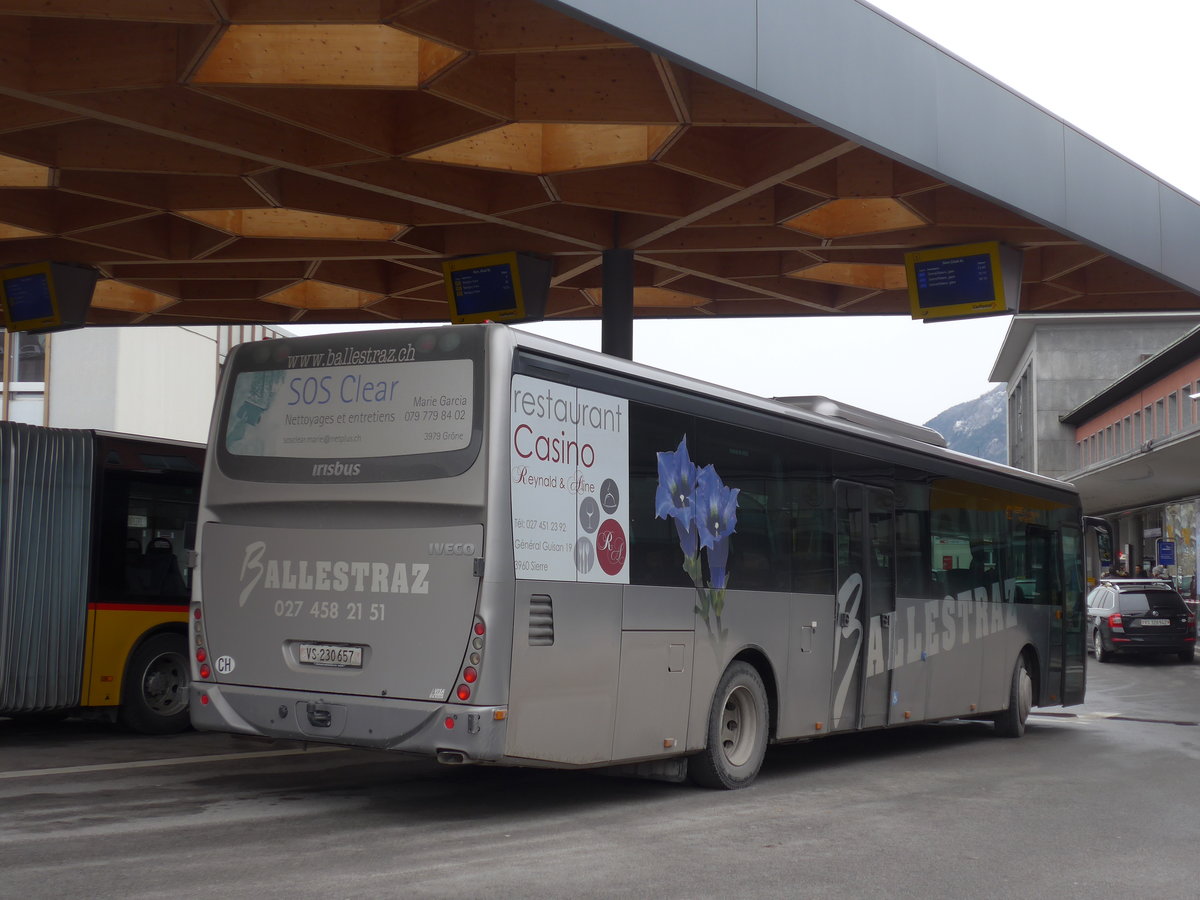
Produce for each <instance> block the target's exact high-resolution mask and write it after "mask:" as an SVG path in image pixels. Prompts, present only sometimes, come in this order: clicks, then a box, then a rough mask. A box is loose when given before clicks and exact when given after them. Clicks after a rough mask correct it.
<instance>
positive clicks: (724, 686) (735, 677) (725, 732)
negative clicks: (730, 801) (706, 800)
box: [688, 661, 770, 790]
mask: <svg viewBox="0 0 1200 900" xmlns="http://www.w3.org/2000/svg"><path fill="white" fill-rule="evenodd" d="M769 722H770V718H769V716H768V713H767V691H766V689H765V688H764V687H763V682H762V678H761V677H759V674H758V671H757V670H756V669H755V668H754V667H753V666H751V665H750V664H749V663H745V662H741V661H738V662H734V663H731V664H730V666H729V668H728V669H726V670H725V674H724V675H722V676H721V681H720V683H719V684H718V685H717V690H716V692H715V693H714V694H713V699H712V706H711V707H709V711H708V734H707V738H708V740H707V742H706V746H705V748H704V749H703V750H702V751H700V753H698V754H696V755H695V756H693V757H691V759H689V760H688V775H689V776H690V777H691V779H692V781H694V782H695V783H696V784H699V785H701V786H702V787H709V788H723V789H725V790H731V789H733V788H741V787H746V785H748V784H750V782H752V781H753V780H754V777H755V776H756V775H757V774H758V770H759V768H760V767H761V766H762V761H763V757H764V756H765V755H766V752H767V730H768V727H769Z"/></svg>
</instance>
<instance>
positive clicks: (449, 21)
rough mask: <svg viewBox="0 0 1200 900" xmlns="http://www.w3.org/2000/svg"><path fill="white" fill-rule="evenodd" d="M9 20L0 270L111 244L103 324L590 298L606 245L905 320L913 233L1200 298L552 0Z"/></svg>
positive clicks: (1086, 278) (112, 4) (28, 0)
mask: <svg viewBox="0 0 1200 900" xmlns="http://www.w3.org/2000/svg"><path fill="white" fill-rule="evenodd" d="M0 15H2V16H4V19H3V23H4V26H5V27H4V28H3V29H0V58H2V59H3V60H4V66H0V265H5V264H14V263H26V262H35V261H39V260H43V259H55V260H62V261H68V262H77V263H81V264H86V265H93V266H96V267H97V268H98V269H99V271H100V273H101V276H102V277H103V278H112V279H116V281H114V284H113V285H112V286H109V287H105V288H104V289H103V292H102V294H101V302H98V303H97V304H96V305H95V307H94V309H93V314H92V317H91V321H92V322H94V323H97V324H100V323H113V322H116V321H136V322H138V323H148V324H163V323H181V322H189V321H191V322H213V321H238V322H251V321H262V322H286V321H306V322H311V321H323V322H333V321H347V322H364V321H422V322H426V321H445V320H446V317H447V315H448V307H447V304H446V302H445V297H444V288H443V286H442V279H441V263H442V261H443V259H444V258H446V257H447V256H455V255H460V254H475V253H487V252H497V251H503V250H519V251H523V252H529V253H535V254H540V255H543V256H546V257H548V258H549V259H550V261H551V263H552V266H553V272H554V282H555V287H554V288H553V289H552V291H551V297H550V301H549V303H548V307H547V310H548V312H547V314H548V315H549V316H550V317H561V318H597V317H599V316H600V315H601V314H602V300H603V298H602V296H601V295H600V293H599V291H598V289H599V287H600V285H601V284H602V281H603V270H602V266H601V259H602V257H601V254H602V252H603V251H604V250H605V249H606V248H608V247H614V246H621V247H625V248H628V249H632V250H634V251H635V252H636V253H637V258H636V263H635V267H634V272H635V281H636V285H637V286H638V287H639V288H641V289H642V290H641V294H640V296H639V297H637V298H636V303H637V308H636V314H637V315H638V316H641V317H647V316H669V315H684V316H706V317H720V316H723V315H739V316H745V315H771V316H774V315H817V314H830V315H843V314H856V315H860V314H887V313H892V314H902V315H907V314H908V302H907V297H906V292H905V291H903V290H896V289H887V290H882V289H877V288H880V287H883V288H893V287H894V285H895V284H896V280H897V272H898V271H899V267H900V266H901V265H902V263H903V257H904V253H905V252H907V251H910V250H913V249H919V248H926V247H931V246H943V245H953V244H959V243H971V242H975V241H983V240H1002V241H1004V242H1006V243H1007V244H1009V245H1011V246H1013V247H1015V248H1017V249H1020V250H1022V251H1024V253H1025V267H1024V275H1023V279H1024V283H1023V292H1022V298H1021V304H1022V308H1023V309H1025V310H1035V311H1036V310H1045V311H1070V310H1095V309H1164V310H1168V309H1194V308H1197V306H1200V304H1198V303H1197V301H1196V298H1195V297H1194V296H1193V295H1191V294H1189V293H1186V292H1182V291H1180V290H1179V289H1178V287H1177V286H1176V285H1173V284H1170V283H1168V282H1166V281H1165V280H1164V279H1163V278H1162V277H1160V276H1157V275H1154V274H1152V273H1147V272H1145V271H1143V270H1142V269H1140V268H1138V267H1136V266H1133V265H1130V264H1128V263H1126V262H1123V261H1120V260H1117V259H1112V258H1110V257H1108V256H1106V255H1105V253H1104V252H1102V251H1101V250H1099V249H1096V248H1093V247H1088V246H1084V245H1082V244H1080V243H1079V242H1078V241H1076V240H1074V239H1073V238H1071V237H1069V236H1067V235H1063V234H1061V233H1058V232H1056V231H1054V230H1053V229H1052V228H1048V227H1045V226H1043V225H1041V224H1039V223H1037V222H1035V221H1032V220H1031V219H1028V218H1026V217H1024V216H1022V215H1020V214H1018V213H1015V212H1013V211H1012V210H1010V209H1006V208H1003V207H1001V206H999V205H998V204H996V203H994V202H992V201H991V200H989V199H986V198H982V197H976V196H974V195H972V194H971V193H969V192H967V191H963V190H961V189H959V188H957V187H952V186H949V185H947V184H945V183H944V181H942V180H940V179H939V178H938V177H937V176H936V175H935V174H929V173H924V172H920V171H917V170H915V169H913V168H911V167H909V166H907V165H904V164H902V163H899V162H895V161H893V160H891V159H889V158H888V157H887V156H886V155H884V154H882V153H880V152H878V151H877V150H875V149H867V148H864V147H861V146H859V145H857V144H855V143H854V142H852V141H848V140H846V139H845V138H844V137H842V136H840V135H837V134H834V133H832V132H831V131H828V130H826V129H824V128H822V127H820V126H817V125H814V124H812V123H810V122H806V121H803V120H801V119H799V118H797V117H795V116H793V115H791V114H790V113H788V112H786V111H784V110H781V109H776V108H774V107H772V106H769V105H767V104H766V103H764V102H763V101H762V100H760V99H758V98H756V97H751V96H748V95H745V94H743V93H740V92H739V91H737V90H735V89H733V88H731V87H729V86H727V85H723V84H720V83H718V82H716V81H713V80H711V79H709V78H707V77H706V76H704V75H702V74H700V73H696V72H691V71H689V70H687V69H684V68H682V67H681V66H680V65H679V63H678V62H676V61H673V60H668V59H665V58H663V57H660V56H657V55H656V54H654V53H652V52H649V51H647V50H645V49H642V48H639V47H635V46H631V45H630V44H628V43H627V42H626V41H625V40H624V38H623V37H621V36H619V35H610V34H607V33H606V32H604V31H602V30H599V29H597V28H595V27H593V26H592V25H589V24H585V23H583V22H581V21H579V20H576V19H572V18H570V17H568V16H566V15H564V14H563V13H561V12H560V11H558V9H557V8H554V7H552V6H546V5H543V4H542V3H541V2H538V0H103V2H100V0H14V2H5V0H0ZM435 160H436V161H435ZM826 220H829V221H826ZM784 223H789V224H790V225H791V226H792V227H782V226H783V224H784ZM818 226H820V227H818ZM798 228H807V229H808V231H807V232H806V231H803V230H797V229H798ZM881 229H887V230H881ZM806 272H807V273H808V277H806V276H805V273H806ZM789 276H791V277H789ZM817 278H820V279H821V280H815V279H817ZM117 282H120V283H119V284H118V283H117ZM122 285H124V286H122ZM647 289H650V290H647ZM264 297H270V298H272V299H271V301H270V302H268V301H264V300H263V299H262V298H264ZM697 298H698V299H699V301H702V302H699V303H698V304H697ZM284 304H289V305H284ZM693 304H697V305H693ZM310 306H313V307H315V306H320V307H323V308H320V309H315V308H313V309H309V308H307V307H310Z"/></svg>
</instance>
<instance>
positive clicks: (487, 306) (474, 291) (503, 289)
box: [450, 263, 517, 316]
mask: <svg viewBox="0 0 1200 900" xmlns="http://www.w3.org/2000/svg"><path fill="white" fill-rule="evenodd" d="M450 280H451V283H452V284H453V285H454V303H455V306H456V307H457V312H458V315H460V316H477V315H483V314H486V313H502V312H511V311H512V310H514V309H515V308H516V306H517V296H516V291H515V289H514V288H513V277H512V266H511V265H509V264H508V263H497V264H496V265H492V266H480V267H479V268H477V269H459V270H458V271H456V272H451V273H450Z"/></svg>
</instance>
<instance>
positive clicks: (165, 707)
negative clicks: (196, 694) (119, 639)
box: [120, 632, 191, 734]
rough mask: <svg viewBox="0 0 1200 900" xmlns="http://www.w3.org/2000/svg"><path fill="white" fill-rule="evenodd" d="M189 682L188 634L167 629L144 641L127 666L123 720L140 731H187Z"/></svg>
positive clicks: (123, 696)
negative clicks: (173, 632) (184, 634)
mask: <svg viewBox="0 0 1200 900" xmlns="http://www.w3.org/2000/svg"><path fill="white" fill-rule="evenodd" d="M190 682H191V678H190V676H189V666H188V657H187V638H185V637H184V636H183V635H181V634H172V633H169V632H164V633H162V634H156V635H154V636H153V637H151V638H149V639H147V640H145V641H143V642H142V644H141V645H140V646H139V647H138V648H137V649H136V650H135V651H134V652H133V654H132V655H131V656H130V658H129V665H128V667H127V668H126V670H125V682H124V685H123V687H122V689H121V712H120V719H121V723H122V724H123V725H125V727H127V728H129V729H130V730H132V731H137V732H140V733H141V734H176V733H178V732H180V731H186V730H187V729H188V727H190V725H191V722H190V720H189V718H188V685H189V683H190Z"/></svg>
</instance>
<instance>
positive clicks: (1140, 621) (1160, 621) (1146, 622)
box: [1137, 619, 1171, 625]
mask: <svg viewBox="0 0 1200 900" xmlns="http://www.w3.org/2000/svg"><path fill="white" fill-rule="evenodd" d="M1137 624H1139V625H1170V624H1171V620H1170V619H1138V620H1137Z"/></svg>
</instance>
